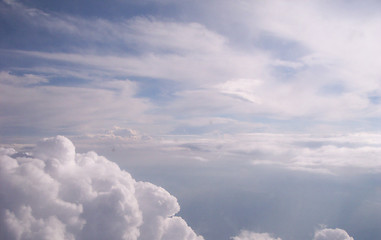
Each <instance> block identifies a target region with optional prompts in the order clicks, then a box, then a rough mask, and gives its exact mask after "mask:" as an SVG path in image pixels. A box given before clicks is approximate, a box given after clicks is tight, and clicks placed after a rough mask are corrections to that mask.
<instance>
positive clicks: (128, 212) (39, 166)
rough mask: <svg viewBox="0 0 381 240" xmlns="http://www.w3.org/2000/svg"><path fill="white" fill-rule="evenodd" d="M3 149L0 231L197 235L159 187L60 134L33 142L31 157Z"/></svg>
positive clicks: (35, 235)
mask: <svg viewBox="0 0 381 240" xmlns="http://www.w3.org/2000/svg"><path fill="white" fill-rule="evenodd" d="M2 152H3V153H5V154H3V155H1V157H0V161H1V162H0V163H1V165H0V166H1V168H0V171H1V174H0V178H1V182H2V187H1V189H0V191H1V193H0V194H1V196H2V197H1V201H0V204H1V205H0V207H1V208H0V211H1V212H0V214H1V215H0V216H1V220H0V221H1V232H2V239H83V240H85V239H131V240H133V239H139V240H154V239H157V240H160V239H163V240H164V239H165V240H180V239H184V240H185V239H186V240H191V239H193V240H196V239H197V240H202V239H203V238H202V237H201V236H197V235H196V234H195V233H194V232H193V230H192V229H191V228H190V227H188V226H187V224H186V222H185V221H184V220H182V219H181V218H180V217H176V216H174V215H175V214H176V213H177V212H178V211H179V209H180V208H179V205H178V203H177V200H176V198H175V197H173V196H171V195H170V194H169V193H168V192H167V191H165V190H164V189H163V188H160V187H158V186H155V185H153V184H150V183H146V182H137V181H135V180H134V179H133V178H132V177H131V176H130V174H129V173H127V172H125V171H122V170H120V168H119V167H118V166H117V165H116V164H115V163H113V162H110V161H109V160H107V159H106V158H104V157H101V156H98V155H97V154H96V153H94V152H88V153H85V154H79V153H75V147H74V145H73V144H72V142H71V141H70V140H68V139H67V138H65V137H62V136H57V137H55V138H48V139H44V140H43V141H41V142H39V143H38V144H37V147H36V149H35V151H34V155H33V157H18V158H14V157H12V156H13V155H9V154H12V153H14V151H7V152H4V151H2ZM7 154H8V155H7Z"/></svg>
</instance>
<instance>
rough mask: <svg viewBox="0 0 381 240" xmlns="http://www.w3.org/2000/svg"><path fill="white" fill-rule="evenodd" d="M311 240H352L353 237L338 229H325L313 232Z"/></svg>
mask: <svg viewBox="0 0 381 240" xmlns="http://www.w3.org/2000/svg"><path fill="white" fill-rule="evenodd" d="M313 240H353V237H351V236H349V235H348V233H347V232H346V231H345V230H343V229H340V228H335V229H332V228H325V229H322V230H319V231H317V232H315V236H314V239H313Z"/></svg>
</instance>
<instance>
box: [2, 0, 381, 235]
mask: <svg viewBox="0 0 381 240" xmlns="http://www.w3.org/2000/svg"><path fill="white" fill-rule="evenodd" d="M380 8H381V5H380V3H379V2H377V1H370V0H369V1H368V0H367V1H361V2H360V1H293V2H292V3H291V2H289V1H280V0H270V1H243V0H242V1H241V0H239V1H228V0H226V1H225V0H223V1H216V0H207V1H185V0H184V1H172V0H157V1H155V0H142V1H129V0H112V1H107V2H105V1H98V0H91V1H90V0H86V1H81V2H78V1H47V0H40V1H38V0H32V1H26V0H25V1H16V0H2V1H1V2H0V136H1V138H0V144H1V145H2V146H4V147H13V148H16V149H18V150H20V151H27V150H28V149H31V148H32V146H33V144H34V143H35V142H36V141H37V140H39V139H41V138H43V137H50V136H56V135H65V136H67V137H69V138H70V139H71V140H72V141H73V142H74V144H75V145H76V147H77V149H78V150H79V151H80V152H82V151H89V150H94V151H96V152H99V153H100V154H102V155H105V156H106V157H107V158H108V159H110V160H112V161H115V162H117V163H118V164H119V166H121V168H123V169H127V170H128V171H129V172H131V173H132V175H134V176H136V177H137V178H139V179H142V180H147V181H151V182H153V183H155V184H159V185H161V186H163V187H165V188H166V189H167V190H169V191H170V192H171V193H172V194H173V195H175V196H176V197H177V198H178V199H179V202H180V205H181V206H182V209H183V210H182V212H180V214H182V213H183V215H182V217H184V218H185V219H186V220H187V222H188V223H189V224H190V225H191V226H192V224H193V228H194V229H195V231H196V232H198V233H199V234H202V235H204V237H205V239H209V240H213V239H216V240H217V239H221V238H225V239H228V238H229V237H232V236H236V239H235V240H240V239H245V238H244V237H245V236H244V235H245V234H246V233H245V232H240V231H241V230H242V229H243V230H247V231H252V232H269V233H272V234H274V235H273V236H277V237H280V238H282V239H296V240H298V239H306V238H311V239H312V235H313V233H314V231H315V230H316V229H317V228H318V227H319V226H322V225H326V226H327V227H332V228H336V227H338V228H342V229H345V230H346V231H348V232H349V233H350V235H351V236H354V238H355V239H375V238H377V237H380V236H381V232H380V230H377V229H376V227H375V224H374V222H375V221H376V220H379V216H380V214H381V207H380V206H381V202H380V200H377V197H378V196H379V194H380V193H379V182H380V167H381V161H380V159H379V155H380V153H381V134H380V127H379V120H380V118H381V108H380V103H381V102H380V98H381V90H380V89H381V81H380V79H381V70H380V69H381V66H380V64H381V47H380V44H379V42H380V38H381V28H380V25H381V18H380V16H379V11H380ZM152 168H154V169H157V170H156V171H154V170H152ZM189 168H190V169H194V170H195V172H198V175H197V177H198V178H199V179H202V180H203V181H205V182H208V184H205V186H207V189H209V190H210V189H214V190H213V191H211V192H209V190H201V189H198V188H199V187H200V186H199V185H197V184H195V183H197V182H198V181H200V180H198V181H195V180H192V179H194V177H192V176H191V175H189V173H188V170H187V169H189ZM247 169H249V173H245V174H242V175H240V173H241V171H246V170H247ZM261 171H263V172H265V173H266V174H263V175H262V174H260V176H259V177H258V178H254V179H253V175H256V174H258V172H259V173H260V172H261ZM170 172H176V174H171V173H170ZM230 174H232V176H230ZM269 179H275V180H274V181H273V182H272V181H269ZM358 179H361V180H360V181H359V182H360V183H361V184H364V186H365V185H367V186H368V187H367V189H368V188H369V189H368V190H364V189H362V188H361V186H362V185H361V186H359V185H358V184H357V181H358ZM217 180H218V181H217ZM193 181H195V182H193ZM216 181H217V182H221V181H229V182H230V185H229V184H228V186H229V190H231V191H232V192H236V194H237V195H239V194H242V196H245V199H246V200H247V202H248V203H250V202H253V206H252V210H250V211H253V216H246V215H245V214H243V212H245V210H244V209H242V208H241V209H240V210H239V211H237V212H234V211H233V209H234V208H235V206H234V204H235V202H234V201H232V200H231V199H229V196H228V195H229V193H225V192H224V186H223V185H221V184H217V183H216ZM256 181H257V182H261V183H262V184H263V185H261V187H259V186H260V185H257V184H254V185H250V186H246V188H244V189H243V188H241V186H242V185H244V184H243V183H244V182H256ZM299 181H302V182H306V185H303V186H300V185H299ZM343 181H344V183H343ZM173 182H175V183H177V184H174V183H173ZM279 184H286V185H287V186H290V189H292V190H290V192H289V193H285V192H284V190H283V189H282V188H279V187H277V186H278V185H279ZM326 184H328V185H330V186H329V187H327V186H325V185H326ZM183 186H188V187H189V189H190V190H189V191H190V192H193V191H194V195H192V194H190V193H187V192H186V191H183V190H182V188H183ZM233 186H237V187H236V188H235V187H233ZM238 186H240V187H238ZM331 186H332V187H331ZM369 186H370V187H369ZM294 187H295V188H294ZM310 188H316V189H321V191H322V192H310V191H309V189H310ZM248 189H249V190H248ZM264 189H266V190H264ZM285 189H288V188H285ZM258 191H262V193H263V194H264V196H267V197H263V201H261V200H257V199H261V197H260V196H261V194H259V193H258ZM363 191H369V192H368V193H369V194H368V195H364V196H362V197H358V196H357V194H358V193H359V192H363ZM208 192H209V195H208V194H207V193H208ZM370 192H374V193H370ZM304 193H305V194H309V195H308V196H307V199H306V201H309V202H308V203H303V204H302V205H300V204H301V203H300V202H298V201H297V199H299V198H300V196H303V194H304ZM320 193H321V194H320ZM330 193H337V194H336V195H335V194H333V195H330ZM338 193H342V195H340V194H338ZM201 196H202V197H201ZM217 196H218V197H220V198H221V205H220V208H217V207H215V208H213V206H210V202H208V201H212V200H211V199H214V198H217ZM268 196H272V197H271V199H275V200H274V201H273V203H272V205H271V204H270V203H269V204H268V205H266V202H267V201H268ZM319 196H320V198H323V196H324V198H328V199H332V201H333V202H336V203H337V208H335V209H331V207H325V205H324V204H323V203H322V202H321V199H319ZM344 196H345V197H344ZM282 197H284V199H285V202H284V203H281V202H282V201H281V200H280V199H281V198H282ZM351 199H353V200H351ZM182 203H183V204H182ZM197 204H198V205H197ZM208 204H209V205H208ZM247 205H250V204H247ZM247 205H244V206H247ZM261 206H264V209H270V210H271V209H273V208H275V207H278V208H279V212H277V211H275V210H272V211H270V210H269V211H270V213H269V214H268V215H266V214H265V213H263V212H260V211H259V210H258V212H255V211H254V210H253V209H259V208H260V207H261ZM316 206H318V207H320V209H319V208H318V207H316ZM195 207H199V208H200V209H204V208H205V209H207V208H208V209H210V211H207V210H205V211H200V212H199V213H198V214H196V213H197V211H191V210H190V209H191V208H195ZM311 207H316V209H315V208H314V211H313V212H312V213H311V214H306V216H305V219H304V220H303V216H300V218H297V217H296V215H297V216H299V215H301V214H302V213H303V212H305V211H307V210H306V209H309V208H311ZM247 208H250V207H247ZM332 208H333V207H332ZM338 208H340V209H338ZM213 209H214V210H213ZM221 209H226V212H227V213H226V216H224V217H225V218H220V219H216V218H217V217H216V214H217V213H218V212H221ZM286 209H294V210H295V211H296V212H297V211H300V212H299V213H298V214H299V215H298V214H296V215H295V216H293V217H294V218H295V219H294V222H295V224H301V223H303V222H304V223H305V226H304V227H303V229H302V227H300V228H295V229H292V230H290V229H289V228H288V227H287V226H285V225H282V223H283V222H284V221H286V220H284V219H285V218H288V217H291V215H292V214H291V212H289V211H287V210H286ZM350 209H351V211H352V212H350V213H351V214H353V215H351V216H359V217H358V218H359V220H358V221H356V220H353V222H349V221H348V220H346V219H345V216H347V215H345V214H344V212H348V211H349V210H350ZM370 209H371V210H370ZM250 211H249V212H250ZM319 211H320V212H321V213H326V214H330V215H329V216H326V217H324V216H320V215H318V216H317V215H316V214H317V213H318V212H319ZM206 213H208V215H203V214H206ZM256 213H257V214H258V215H260V216H262V217H263V218H264V219H263V221H260V220H258V219H257V218H256V216H255V214H256ZM242 214H243V215H242ZM348 214H349V213H348ZM356 214H357V215H356ZM244 215H245V219H247V222H245V223H242V222H243V221H242V220H240V221H238V220H237V219H240V216H241V217H242V216H244ZM265 216H266V217H267V218H266V217H265ZM202 219H204V220H202ZM205 219H216V221H215V222H213V221H212V220H209V221H208V222H207V223H205V226H201V224H199V223H201V222H203V221H205ZM221 219H225V220H226V221H225V222H223V221H222V222H221ZM360 219H361V220H360ZM217 220H218V221H217ZM237 221H238V222H237ZM271 222H273V223H274V224H273V225H272V224H270V223H271ZM359 222H361V224H363V225H361V224H359ZM365 223H366V224H368V225H367V226H364V225H366V224H365ZM228 226H230V227H228ZM221 227H223V228H224V229H225V230H226V232H224V233H223V234H222V233H221V234H220V233H217V232H216V231H217V229H218V228H221ZM286 229H287V230H286ZM240 233H241V235H239V234H240ZM219 234H220V235H219ZM308 234H310V235H308ZM255 237H256V238H259V237H264V236H254V235H253V236H252V239H254V238H255Z"/></svg>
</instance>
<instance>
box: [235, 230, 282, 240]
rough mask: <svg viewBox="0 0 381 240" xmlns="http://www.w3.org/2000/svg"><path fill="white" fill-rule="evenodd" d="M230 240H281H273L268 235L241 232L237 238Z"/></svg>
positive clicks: (279, 239) (275, 239) (278, 239)
mask: <svg viewBox="0 0 381 240" xmlns="http://www.w3.org/2000/svg"><path fill="white" fill-rule="evenodd" d="M231 239H232V240H282V239H281V238H274V237H272V236H271V235H270V234H268V233H256V232H250V231H246V230H243V231H241V233H240V234H239V235H238V236H235V237H232V238H231Z"/></svg>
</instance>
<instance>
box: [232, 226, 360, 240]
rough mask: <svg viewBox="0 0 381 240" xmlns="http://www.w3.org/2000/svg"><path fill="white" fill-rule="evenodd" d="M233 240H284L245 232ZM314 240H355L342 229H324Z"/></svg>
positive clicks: (317, 233)
mask: <svg viewBox="0 0 381 240" xmlns="http://www.w3.org/2000/svg"><path fill="white" fill-rule="evenodd" d="M231 239H232V240H282V239H281V238H274V237H272V236H271V235H270V234H268V233H256V232H250V231H246V230H243V231H241V232H240V234H239V235H238V236H235V237H232V238H231ZM313 240H354V239H353V238H352V237H351V236H349V235H348V233H347V232H346V231H345V230H343V229H340V228H335V229H332V228H324V229H321V230H318V231H316V232H315V235H314V238H313Z"/></svg>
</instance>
